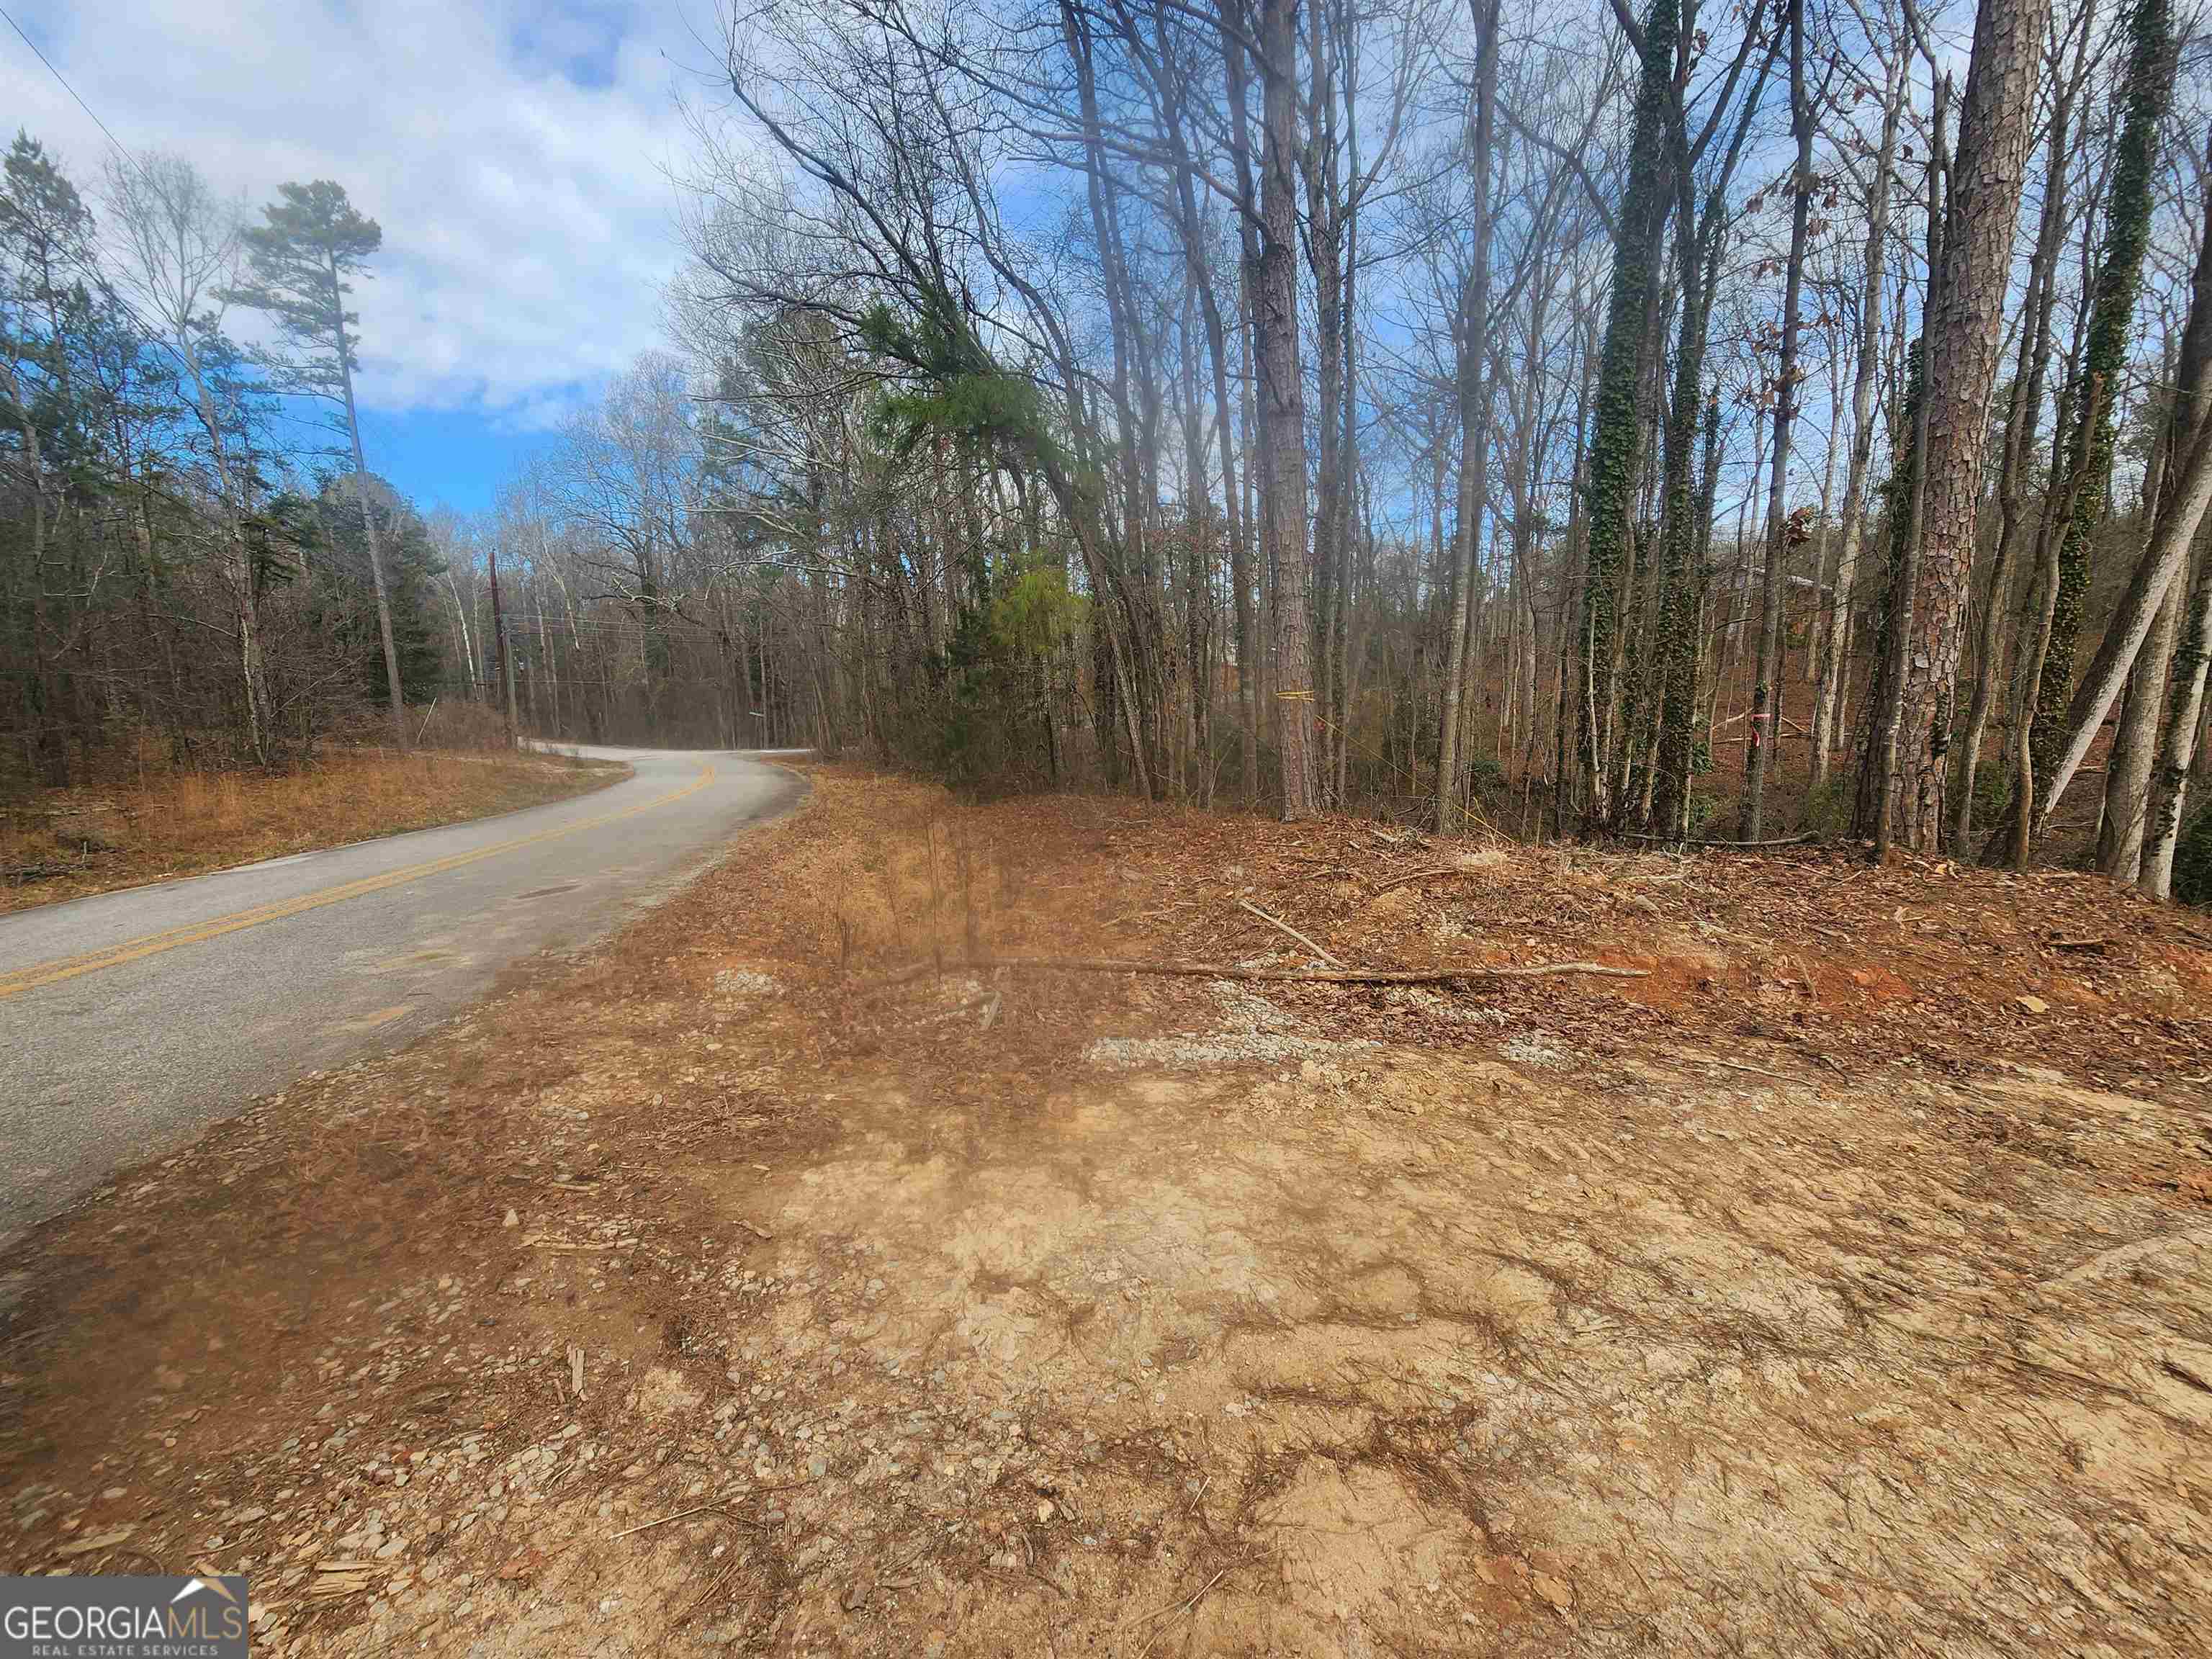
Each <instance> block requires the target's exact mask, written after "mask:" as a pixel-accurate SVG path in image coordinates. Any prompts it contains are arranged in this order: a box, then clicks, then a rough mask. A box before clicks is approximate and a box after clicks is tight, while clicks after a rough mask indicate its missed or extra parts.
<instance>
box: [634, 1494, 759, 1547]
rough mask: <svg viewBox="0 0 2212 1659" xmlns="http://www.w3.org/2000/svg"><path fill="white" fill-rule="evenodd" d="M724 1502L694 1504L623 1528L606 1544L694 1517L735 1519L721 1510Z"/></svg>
mask: <svg viewBox="0 0 2212 1659" xmlns="http://www.w3.org/2000/svg"><path fill="white" fill-rule="evenodd" d="M724 1501H725V1500H723V1499H721V1498H716V1499H715V1500H714V1502H713V1503H711V1504H693V1505H692V1506H691V1507H690V1509H688V1510H677V1511H676V1513H675V1514H673V1515H657V1516H654V1517H653V1519H652V1520H650V1521H641V1522H638V1523H637V1525H635V1526H634V1527H624V1528H623V1529H622V1530H621V1531H620V1532H611V1533H609V1534H607V1542H609V1543H610V1544H611V1543H613V1542H614V1541H615V1540H617V1538H628V1537H629V1536H630V1535H631V1534H633V1533H641V1532H650V1531H652V1530H653V1528H655V1527H665V1526H666V1525H667V1524H668V1523H669V1522H671V1521H689V1520H690V1518H691V1517H692V1516H695V1515H719V1516H721V1517H722V1519H724V1520H725V1521H728V1520H733V1519H735V1517H734V1516H731V1515H729V1514H728V1513H727V1512H726V1511H725V1510H723V1508H722V1504H723V1503H724Z"/></svg>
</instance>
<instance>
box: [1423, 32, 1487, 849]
mask: <svg viewBox="0 0 2212 1659" xmlns="http://www.w3.org/2000/svg"><path fill="white" fill-rule="evenodd" d="M1474 12H1475V30H1476V33H1475V45H1474V118H1473V119H1472V121H1471V122H1470V123H1469V124H1468V125H1469V130H1468V146H1469V161H1470V162H1471V164H1472V166H1473V167H1474V204H1473V208H1472V212H1471V216H1472V218H1473V221H1474V251H1473V257H1472V258H1471V259H1470V260H1469V263H1468V275H1467V282H1466V284H1465V286H1464V287H1463V288H1462V289H1461V290H1460V316H1459V327H1458V329H1457V330H1456V331H1455V333H1456V336H1457V338H1456V340H1455V345H1456V347H1457V349H1458V354H1459V362H1458V364H1457V370H1458V374H1457V379H1458V383H1459V429H1460V457H1459V520H1458V525H1457V526H1456V528H1455V531H1454V532H1453V535H1452V585H1451V586H1452V608H1451V617H1450V620H1449V623H1447V624H1446V627H1447V639H1446V644H1445V647H1444V686H1443V716H1442V719H1441V720H1440V721H1439V723H1438V726H1437V831H1438V833H1439V834H1443V835H1450V834H1452V833H1453V832H1455V830H1456V829H1458V828H1459V797H1460V787H1461V771H1462V769H1461V763H1460V725H1461V721H1460V706H1461V702H1462V698H1463V697H1464V696H1465V695H1466V686H1467V659H1468V632H1469V617H1470V616H1471V614H1472V611H1473V604H1472V599H1473V594H1474V576H1475V558H1474V550H1475V544H1476V543H1477V541H1478V540H1479V539H1480V536H1481V529H1482V515H1483V513H1484V512H1485V511H1486V508H1487V506H1488V502H1489V494H1490V491H1489V479H1490V467H1489V453H1490V409H1491V384H1490V376H1489V374H1488V372H1487V371H1488V368H1489V342H1490V149H1491V143H1492V123H1493V122H1494V120H1495V118H1496V112H1497V104H1498V0H1474Z"/></svg>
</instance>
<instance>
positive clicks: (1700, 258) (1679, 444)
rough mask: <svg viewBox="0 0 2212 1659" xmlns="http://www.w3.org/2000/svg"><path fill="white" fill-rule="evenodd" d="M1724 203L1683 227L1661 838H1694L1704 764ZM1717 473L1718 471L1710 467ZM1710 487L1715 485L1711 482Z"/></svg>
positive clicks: (1663, 607)
mask: <svg viewBox="0 0 2212 1659" xmlns="http://www.w3.org/2000/svg"><path fill="white" fill-rule="evenodd" d="M1723 225H1724V213H1723V204H1721V203H1719V202H1717V201H1716V202H1713V203H1711V204H1708V206H1707V207H1706V210H1705V214H1704V216H1703V221H1702V222H1701V223H1700V224H1699V225H1698V226H1697V227H1696V228H1694V229H1693V228H1692V226H1691V224H1690V222H1689V221H1688V218H1687V216H1684V217H1683V220H1682V222H1680V224H1679V225H1678V226H1677V227H1676V229H1675V244H1676V246H1677V248H1678V249H1679V250H1680V252H1679V254H1678V256H1677V260H1676V268H1677V270H1678V272H1679V274H1680V282H1681V285H1682V313H1681V317H1680V321H1679V323H1678V325H1677V327H1676V331H1675V337H1674V397H1673V399H1672V402H1671V403H1670V404H1669V406H1668V430H1667V442H1666V453H1665V458H1664V464H1663V465H1664V472H1665V480H1666V492H1667V494H1666V504H1665V506H1664V507H1663V508H1662V513H1661V516H1660V531H1659V541H1660V546H1659V557H1660V560H1661V562H1662V566H1663V568H1664V574H1663V577H1662V580H1663V581H1664V583H1665V586H1664V587H1663V588H1662V591H1661V595H1660V600H1659V621H1658V632H1657V637H1656V645H1657V647H1658V655H1659V677H1660V684H1659V731H1658V735H1657V738H1656V743H1655V753H1654V756H1653V766H1654V770H1655V776H1654V779H1653V788H1652V811H1651V821H1650V828H1651V829H1653V830H1654V832H1655V833H1656V834H1659V835H1662V836H1687V835H1688V834H1689V833H1690V775H1691V771H1692V766H1693V763H1694V762H1695V759H1696V738H1695V736H1694V728H1695V726H1696V725H1697V720H1698V662H1699V655H1700V654H1701V652H1702V648H1703V647H1704V645H1705V628H1704V626H1703V621H1704V613H1705V553H1704V549H1703V547H1702V545H1701V538H1700V536H1699V530H1700V528H1701V526H1700V523H1699V520H1700V517H1701V515H1700V513H1699V499H1698V492H1697V486H1696V481H1695V479H1694V478H1693V477H1692V473H1691V454H1692V451H1693V450H1694V449H1695V447H1696V441H1695V440H1696V435H1697V430H1698V411H1699V406H1700V404H1701V403H1702V402H1704V399H1703V398H1701V395H1700V394H1701V392H1703V389H1704V388H1703V386H1702V384H1701V383H1702V381H1703V380H1704V378H1705V342H1706V338H1707V335H1708V333H1709V331H1710V324H1711V316H1712V307H1713V289H1714V287H1715V286H1716V284H1717V281H1718V278H1719V276H1720V257H1721V245H1722V243H1723V241H1724V240H1726V236H1725V234H1724V229H1723ZM1719 420H1720V410H1719V407H1718V405H1717V404H1705V432H1706V450H1707V453H1708V456H1710V454H1711V450H1712V448H1713V446H1714V444H1715V442H1716V441H1717V435H1718V430H1719V428H1718V422H1719ZM1708 473H1709V475H1710V466H1709V468H1708ZM1706 482H1707V483H1711V477H1710V476H1708V477H1707V480H1706Z"/></svg>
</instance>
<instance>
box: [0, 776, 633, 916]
mask: <svg viewBox="0 0 2212 1659" xmlns="http://www.w3.org/2000/svg"><path fill="white" fill-rule="evenodd" d="M621 775H622V769H620V768H614V767H608V766H605V765H594V764H592V763H580V762H575V761H571V760H568V759H566V758H564V757H556V756H550V755H509V754H454V753H451V752H443V753H441V752H436V751H432V750H423V751H420V752H417V753H415V754H411V755H398V754H394V753H392V751H391V750H385V749H339V750H329V751H326V752H325V754H324V755H323V757H321V758H320V759H319V760H318V761H317V762H316V763H315V764H314V765H313V766H312V767H310V768H308V769H304V770H301V771H298V772H292V773H287V774H283V775H276V776H269V775H260V774H252V773H239V772H220V773H205V772H166V773H155V774H153V775H148V776H146V777H145V778H144V780H143V781H130V782H118V783H116V784H114V785H112V787H82V788H75V789H63V790H49V791H46V792H45V793H41V794H40V795H38V796H36V797H34V798H33V799H31V800H29V801H27V802H20V803H17V804H15V805H9V806H0V914H5V913H6V912H8V911H11V910H20V909H23V908H27V907H29V906H31V905H34V904H46V903H51V902H54V901H57V900H60V899H70V898H80V897H82V896H84V895H86V894H88V893H99V892H105V891H107V890H110V889H112V888H117V887H131V886H136V885H137V884H140V883H142V882H149V881H161V880H163V879H166V878H168V877H171V876H184V875H194V874H197V873H199V872H204V871H208V870H216V869H222V868H225V867H227V866H231V865H235V864H250V863H252V862H253V861H254V860H258V859H268V858H281V857H283V856H284V855H286V854H291V853H302V852H307V851H308V850H310V849H312V848H319V847H337V846H343V844H345V843H346V842H356V841H367V840H370V839H372V838H374V837H375V836H389V835H396V834H398V833H399V832H400V831H402V830H406V829H428V828H429V827H430V826H432V825H434V824H441V823H458V822H459V821H461V820H463V819H465V818H477V817H486V816H488V815H489V814H491V813H494V812H507V811H513V810H514V809H515V808H517V807H522V806H535V805H538V804H540V803H541V802H544V801H550V800H559V799H563V798H564V797H566V796H569V795H574V794H580V793H583V792H585V791H586V790H591V789H597V788H599V787H603V786H605V785H606V784H608V783H611V782H612V781H614V780H615V779H617V777H620V776H621Z"/></svg>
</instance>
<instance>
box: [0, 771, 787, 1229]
mask: <svg viewBox="0 0 2212 1659" xmlns="http://www.w3.org/2000/svg"><path fill="white" fill-rule="evenodd" d="M569 752H574V753H577V754H580V755H584V756H586V757H592V758H595V759H607V760H619V761H623V762H627V763H629V766H630V767H631V769H632V775H630V776H629V778H626V779H624V780H623V781H622V782H620V783H617V784H615V785H613V786H612V787H609V788H606V789H603V790H600V791H598V792H597V793H592V794H589V795H583V796H579V797H576V798H574V799H570V800H566V801H556V802H554V803H552V804H550V805H544V806H535V807H530V808H527V809H526V810H525V811H520V812H511V813H507V814H505V815H503V816H501V817H495V818H479V819H477V820H475V821H473V822H471V823H458V824H447V825H445V826H443V827H441V828H439V829H421V830H416V831H414V832H412V833H410V834H408V835H403V836H388V837H386V838H385V839H384V840H381V841H372V842H359V843H357V844H356V845H354V846H350V847H337V848H329V849H327V850H325V851H323V852H318V853H303V854H297V855H295V856H294V857H291V858H284V859H274V860H270V861H268V862H266V863H263V864H252V865H245V866H240V867H239V868H237V869H234V870H223V871H218V872H216V873H214V874H211V875H205V876H195V877H192V878H189V879H186V880H182V881H171V882H162V883H159V884H155V885H153V886H149V887H137V888H131V889H129V890H125V891H122V892H116V893H103V894H99V895H96V896H93V897H90V898H82V899H76V900H73V901H71V902H68V903H65V904H55V905H48V906H45V907H42V908H38V909H33V910H26V911H21V912H19V913H18V914H16V915H12V916H7V917H0V1153H4V1154H5V1157H4V1160H3V1161H0V1238H6V1237H14V1236H15V1234H17V1233H18V1232H20V1231H21V1230H22V1229H23V1228H25V1227H27V1226H29V1225H31V1224H33V1222H36V1221H38V1220H40V1219H41V1218H44V1217H45V1216H47V1215H50V1214H52V1212H55V1211H56V1210H58V1209H60V1208H61V1207H62V1206H64V1204H66V1203H67V1202H68V1201H69V1200H70V1198H71V1197H73V1196H74V1195H75V1194H77V1193H78V1192H80V1191H82V1190H83V1189H84V1188H87V1187H88V1186H91V1185H93V1184H94V1183H95V1182H98V1181H100V1179H102V1178H103V1177H104V1176H106V1175H108V1174H109V1173H110V1172H112V1170H115V1169H117V1168H118V1167H121V1166H123V1165H125V1164H132V1163H136V1162H137V1161H139V1160H140V1159H143V1158H150V1157H154V1156H156V1155H158V1154H160V1153H162V1152H167V1151H169V1150H171V1149H172V1148H173V1147H175V1146H179V1145H180V1144H181V1143H182V1142H183V1141H185V1139H189V1138H190V1137H191V1135H192V1134H194V1133H197V1131H198V1130H200V1129H201V1128H203V1127H205V1126H206V1125H207V1124H209V1123H210V1122H213V1121H216V1119H218V1118H221V1117H223V1116H227V1115H229V1114H230V1113H231V1112H233V1111H234V1110H235V1109H237V1108H238V1107H239V1106H240V1105H241V1104H243V1103H244V1102H245V1101H246V1100H247V1099H248V1098H250V1097H252V1096H255V1095H258V1094H263V1093H266V1092H268V1091H271V1090H276V1089H282V1088H285V1087H288V1086H289V1085H290V1084H292V1083H293V1082H295V1080H296V1079H299V1078H300V1077H301V1076H302V1075H303V1074H305V1073H308V1072H312V1071H318V1070H327V1069H329V1068H331V1067H332V1066H339V1065H343V1064H345V1063H347V1062H349V1061H350V1060H356V1059H358V1058H360V1057H361V1056H362V1055H363V1054H372V1053H381V1052H385V1051H387V1050H389V1049H392V1048H398V1047H400V1046H402V1045H404V1043H406V1042H410V1040H412V1039H413V1038H414V1037H415V1036H417V1035H419V1034H420V1033H421V1032H422V1030H424V1029H425V1028H427V1027H428V1026H429V1025H431V1024H435V1023H436V1022H437V1021H439V1020H441V1019H442V1018H446V1017H447V1015H449V1014H451V1013H453V1012H455V1011H456V1010H457V1009H459V1008H462V1007H465V1006H467V1005H468V1004H470V1003H471V1002H473V1001H475V1000H477V998H478V997H481V996H482V995H483V994H484V993H485V992H487V991H488V990H489V989H490V988H491V987H492V984H493V981H494V980H495V978H496V976H497V975H498V973H499V971H500V970H501V969H503V968H505V967H507V965H508V964H510V963H513V962H515V961H517V960H519V959H520V958H522V957H527V956H532V955H534V954H537V953H538V952H541V951H566V950H574V949H576V948H578V947H580V946H581V945H586V944H588V943H590V942H591V941H592V940H593V939H599V938H600V937H602V936H604V935H605V933H609V932H611V931H612V929H613V928H615V927H617V926H619V925H620V924H621V923H622V922H623V921H625V920H626V919H627V918H629V916H631V915H635V914H636V913H637V912H638V911H640V910H641V909H644V908H649V907H650V906H652V905H653V904H655V903H657V902H659V901H660V900H661V899H663V898H665V896H667V895H668V894H669V893H670V892H671V891H672V890H674V889H675V888H677V887H678V886H680V885H682V884H684V882H685V881H687V880H689V879H690V878H691V877H692V876H693V875H695V874H696V873H697V872H698V871H699V870H700V869H701V868H702V867H703V866H705V865H706V864H707V863H709V862H711V861H712V860H713V859H714V856H715V855H716V854H719V853H720V851H721V850H722V848H723V847H724V845H725V843H726V841H727V840H728V837H729V836H730V835H731V834H732V832H733V831H735V830H736V829H738V827H739V826H741V825H742V824H744V823H748V822H750V821H752V820H755V819H758V818H763V817H769V816H772V815H774V814H775V813H777V812H780V811H783V810H784V809H786V808H787V807H788V806H789V805H791V803H792V802H793V801H794V800H796V799H798V797H799V795H800V794H801V793H804V790H805V784H804V783H803V782H802V781H800V780H799V778H798V777H797V776H796V775H793V774H792V773H790V772H787V771H785V770H783V769H781V768H778V767H775V766H772V765H769V764H767V763H764V762H763V761H762V760H760V759H757V758H755V757H750V756H747V755H744V754H741V753H736V752H714V753H702V752H698V751H693V750H643V749H600V748H581V749H574V750H570V751H569Z"/></svg>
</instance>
